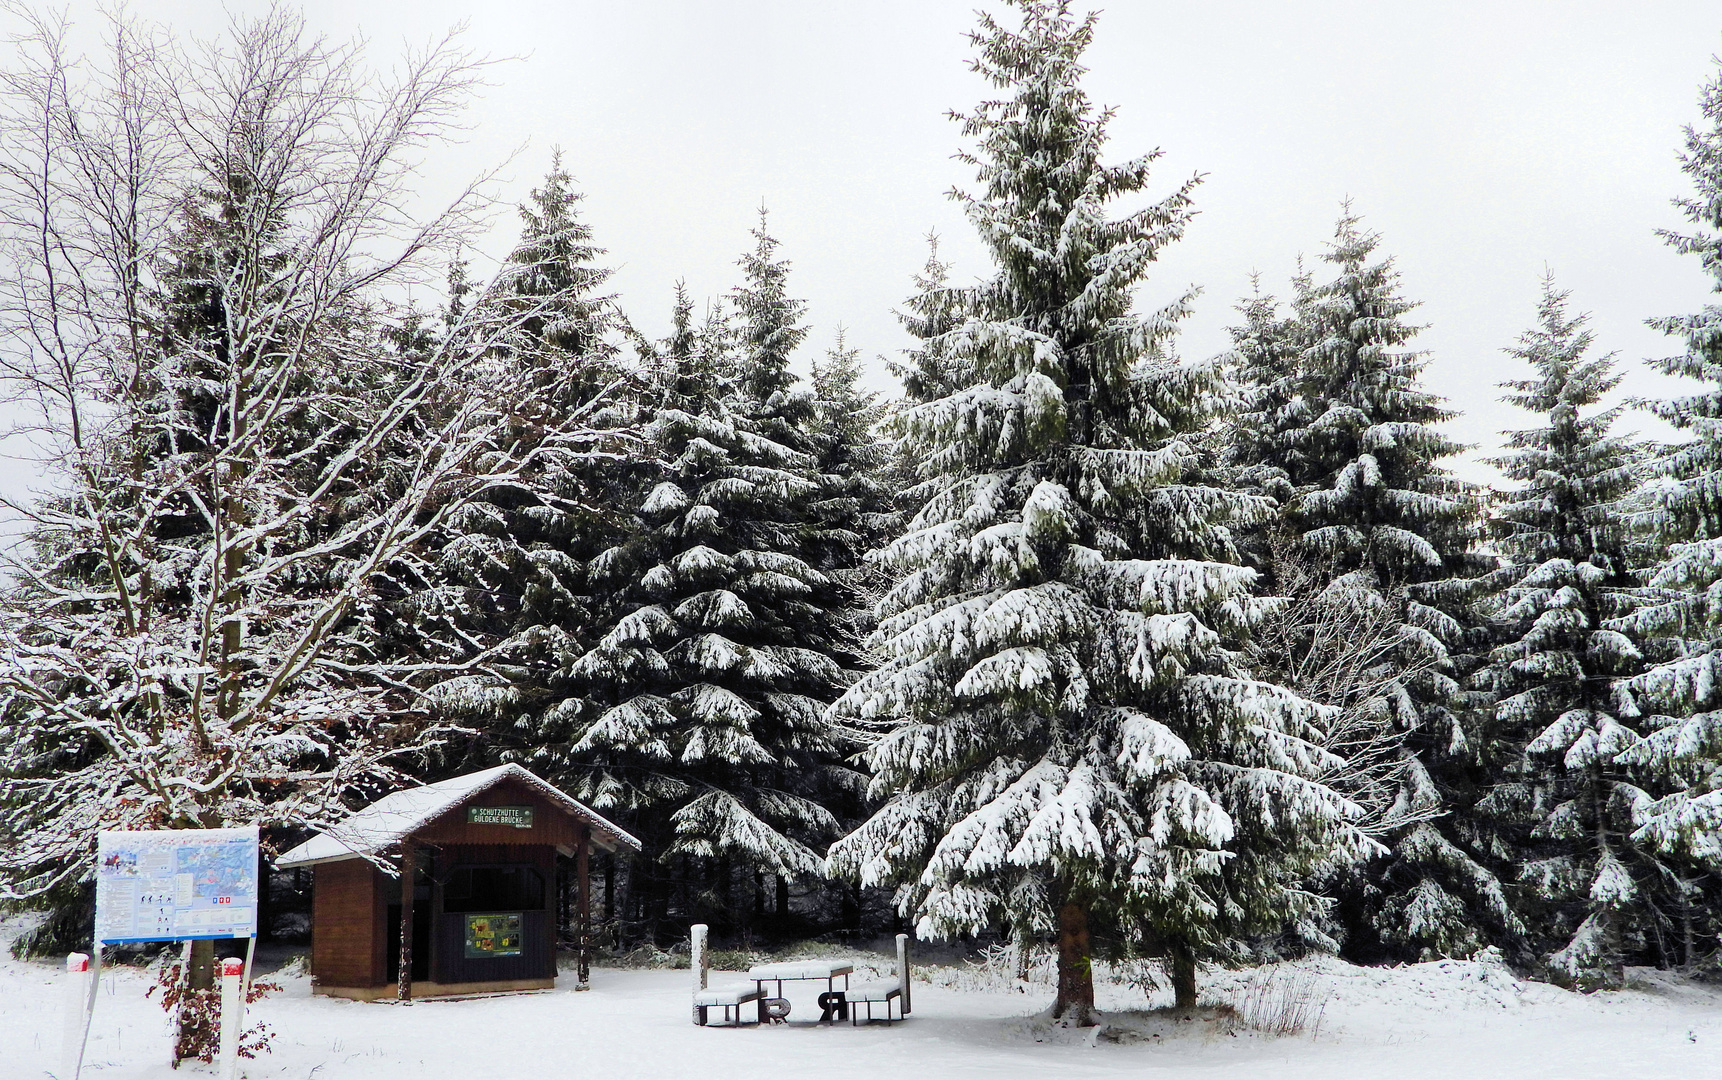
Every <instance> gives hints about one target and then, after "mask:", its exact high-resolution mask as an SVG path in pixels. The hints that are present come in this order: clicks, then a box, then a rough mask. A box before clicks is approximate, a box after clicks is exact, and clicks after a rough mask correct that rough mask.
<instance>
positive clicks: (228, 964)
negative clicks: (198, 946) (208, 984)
mask: <svg viewBox="0 0 1722 1080" xmlns="http://www.w3.org/2000/svg"><path fill="white" fill-rule="evenodd" d="M244 977H245V961H243V960H241V959H239V958H238V957H231V958H229V959H226V960H223V961H222V962H221V1058H220V1064H219V1065H218V1066H217V1073H216V1075H217V1076H219V1077H221V1080H233V1078H234V1077H235V1076H237V1075H238V1070H239V1030H240V1027H241V1026H242V1025H243V1024H244V1023H245V995H244V993H243V992H242V991H241V989H240V984H241V982H243V980H244Z"/></svg>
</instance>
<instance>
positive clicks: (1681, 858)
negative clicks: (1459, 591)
mask: <svg viewBox="0 0 1722 1080" xmlns="http://www.w3.org/2000/svg"><path fill="white" fill-rule="evenodd" d="M1699 107H1700V110H1701V114H1702V117H1703V121H1702V124H1701V126H1697V127H1694V126H1690V125H1689V126H1688V127H1687V128H1686V147H1685V151H1684V153H1683V154H1682V155H1681V168H1682V169H1683V170H1684V171H1685V173H1686V175H1687V176H1688V177H1690V178H1691V180H1692V184H1693V188H1694V191H1693V193H1692V195H1691V196H1690V197H1688V198H1684V199H1680V200H1677V202H1676V205H1677V206H1678V207H1679V208H1680V209H1681V211H1682V212H1683V213H1684V214H1685V216H1686V218H1687V219H1688V220H1689V221H1690V222H1691V223H1692V226H1693V228H1692V231H1690V232H1674V231H1665V232H1664V233H1663V234H1662V235H1663V238H1664V239H1665V240H1666V241H1667V242H1668V243H1669V244H1670V245H1671V246H1672V247H1674V248H1675V250H1677V251H1680V252H1681V253H1683V254H1691V255H1696V256H1698V258H1699V260H1700V262H1701V264H1702V265H1703V267H1704V271H1705V272H1706V273H1707V274H1709V275H1710V277H1711V279H1712V282H1713V286H1712V287H1713V289H1714V290H1715V291H1718V292H1722V71H1719V72H1718V73H1717V74H1715V75H1713V76H1712V77H1711V78H1710V80H1709V81H1708V82H1707V83H1706V84H1705V85H1704V87H1703V88H1702V91H1701V93H1700V97H1699ZM1651 325H1652V326H1654V327H1656V328H1657V329H1659V330H1661V331H1662V332H1664V333H1665V334H1668V335H1670V336H1672V337H1676V338H1679V339H1680V340H1681V341H1682V342H1683V344H1684V345H1685V351H1684V352H1683V353H1681V354H1680V355H1678V356H1671V357H1668V358H1666V359H1663V360H1659V361H1655V362H1654V366H1655V367H1657V368H1658V369H1659V370H1661V371H1663V372H1665V373H1667V374H1670V375H1679V376H1684V377H1686V378H1690V379H1694V380H1696V381H1698V382H1700V383H1702V384H1704V386H1703V389H1701V390H1699V391H1698V392H1697V393H1694V394H1689V395H1686V396H1682V397H1676V398H1673V399H1672V400H1669V401H1664V402H1655V403H1651V405H1650V408H1651V409H1652V411H1654V412H1655V413H1656V414H1657V415H1658V416H1660V417H1662V418H1663V419H1664V420H1667V421H1668V422H1669V423H1670V424H1673V425H1674V426H1675V427H1676V428H1679V429H1680V430H1682V431H1684V432H1687V433H1688V434H1690V435H1691V436H1692V438H1691V440H1690V441H1687V442H1683V443H1678V444H1676V445H1674V446H1671V447H1669V448H1668V449H1667V450H1666V451H1664V453H1663V455H1662V457H1661V459H1660V460H1659V461H1658V462H1657V464H1656V469H1655V471H1656V473H1657V474H1658V475H1659V477H1660V482H1659V483H1657V484H1655V485H1654V487H1653V488H1652V492H1651V497H1650V500H1649V501H1650V503H1651V508H1650V509H1649V510H1648V512H1646V513H1645V514H1643V515H1642V518H1643V521H1644V523H1645V525H1646V526H1647V527H1648V528H1649V529H1650V530H1651V531H1652V533H1653V534H1654V535H1655V536H1656V537H1657V538H1658V539H1659V540H1660V541H1662V542H1663V543H1664V544H1666V545H1668V547H1667V551H1668V554H1667V557H1666V559H1665V560H1664V561H1662V562H1661V564H1660V565H1658V566H1657V567H1656V568H1655V570H1654V573H1653V574H1652V575H1651V577H1650V584H1651V585H1652V586H1653V587H1655V588H1657V589H1659V590H1661V591H1662V593H1663V595H1662V598H1661V601H1660V602H1659V603H1656V604H1653V605H1647V606H1646V607H1645V608H1643V609H1641V610H1640V611H1639V612H1637V613H1635V614H1634V615H1633V616H1632V617H1631V618H1630V619H1628V620H1623V621H1622V623H1621V624H1620V625H1619V626H1617V627H1616V628H1617V629H1620V630H1623V631H1625V632H1627V633H1629V634H1632V635H1634V636H1635V637H1637V638H1638V639H1639V640H1640V641H1641V642H1642V643H1643V645H1644V646H1645V648H1646V652H1647V654H1649V655H1650V657H1651V659H1652V660H1655V661H1658V662H1657V663H1656V664H1655V665H1654V666H1653V667H1651V668H1650V669H1649V670H1647V671H1645V672H1644V673H1643V674H1642V675H1640V676H1638V677H1636V678H1635V679H1633V680H1631V682H1630V684H1629V685H1630V687H1631V691H1632V694H1633V697H1634V699H1635V701H1636V702H1637V704H1638V706H1639V708H1640V709H1641V710H1642V711H1643V712H1644V713H1645V714H1646V715H1645V717H1644V719H1643V720H1642V721H1641V722H1640V729H1641V730H1642V731H1644V732H1646V737H1645V738H1644V740H1643V741H1642V742H1640V743H1638V744H1636V745H1634V746H1633V747H1631V748H1630V749H1628V750H1626V751H1625V752H1623V753H1622V755H1621V756H1620V758H1619V759H1618V761H1619V763H1620V764H1622V765H1625V766H1627V767H1628V768H1630V769H1631V770H1632V772H1633V773H1634V774H1635V775H1637V776H1639V777H1642V778H1643V780H1644V782H1645V783H1646V785H1647V786H1651V785H1655V786H1656V787H1657V788H1659V789H1660V790H1662V791H1664V792H1666V793H1667V794H1665V795H1664V797H1663V798H1660V799H1658V800H1656V801H1655V802H1654V803H1652V804H1649V805H1646V806H1643V807H1640V808H1639V818H1640V823H1639V827H1638V829H1637V831H1635V832H1634V833H1633V837H1632V839H1633V842H1634V843H1636V844H1638V845H1640V846H1641V847H1643V848H1647V849H1651V850H1654V851H1656V852H1658V853H1660V854H1661V855H1663V856H1665V857H1667V858H1669V859H1671V860H1673V861H1674V862H1675V864H1676V865H1677V866H1680V867H1681V869H1680V870H1679V871H1678V873H1679V880H1680V890H1681V892H1682V894H1683V895H1682V900H1681V902H1680V904H1679V911H1678V913H1677V914H1676V916H1675V918H1676V919H1677V920H1678V925H1679V928H1680V935H1681V939H1682V942H1683V948H1682V952H1681V958H1682V959H1681V962H1682V963H1683V964H1691V963H1692V962H1693V960H1694V957H1695V955H1696V953H1695V945H1694V942H1695V939H1696V938H1698V937H1703V938H1707V939H1709V940H1712V941H1713V940H1715V939H1716V936H1717V934H1718V933H1719V931H1722V926H1719V925H1718V924H1719V922H1722V920H1719V919H1718V917H1717V915H1716V912H1718V911H1719V910H1722V426H1719V425H1718V419H1719V418H1722V304H1707V305H1705V306H1704V308H1703V309H1702V310H1700V311H1699V312H1697V313H1695V314H1692V315H1683V316H1673V317H1670V318H1664V319H1655V320H1652V321H1651ZM1695 923H1696V924H1697V925H1695Z"/></svg>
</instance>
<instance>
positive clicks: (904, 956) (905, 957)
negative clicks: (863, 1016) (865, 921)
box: [897, 934, 909, 1016]
mask: <svg viewBox="0 0 1722 1080" xmlns="http://www.w3.org/2000/svg"><path fill="white" fill-rule="evenodd" d="M897 990H898V992H899V993H900V994H901V995H902V996H901V997H899V998H898V1001H897V1007H898V1008H899V1009H901V1010H903V1015H904V1016H908V1015H909V935H908V934H898V935H897Z"/></svg>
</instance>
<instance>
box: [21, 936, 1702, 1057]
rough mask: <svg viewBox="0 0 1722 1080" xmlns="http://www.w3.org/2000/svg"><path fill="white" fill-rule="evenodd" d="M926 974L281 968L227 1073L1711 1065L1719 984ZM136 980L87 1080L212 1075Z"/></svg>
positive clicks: (1332, 968)
mask: <svg viewBox="0 0 1722 1080" xmlns="http://www.w3.org/2000/svg"><path fill="white" fill-rule="evenodd" d="M882 962H883V961H881V963H882ZM923 974H925V975H926V981H924V982H922V983H920V984H919V985H918V986H917V987H916V988H915V992H914V1013H913V1014H912V1015H911V1017H910V1018H909V1021H908V1022H907V1023H904V1024H899V1025H894V1026H891V1027H886V1026H883V1025H875V1026H873V1027H864V1028H860V1029H854V1028H850V1027H848V1026H844V1025H838V1026H833V1027H826V1028H820V1027H815V1026H811V1025H807V1024H798V1023H793V1022H792V1023H790V1024H787V1025H784V1026H778V1027H769V1028H760V1027H756V1026H748V1027H744V1028H741V1029H739V1030H731V1029H726V1028H718V1027H708V1028H698V1027H695V1026H693V1025H692V1023H691V1022H690V1017H689V1005H688V985H689V981H688V980H689V975H688V972H687V971H685V970H683V971H674V970H619V969H617V970H611V969H603V968H600V969H597V970H595V971H594V972H593V979H592V981H593V989H592V991H591V992H589V993H575V992H573V991H572V990H571V989H567V988H563V989H558V990H555V991H552V992H547V993H541V994H528V995H521V996H515V997H497V998H487V999H476V1000H467V1001H450V1002H430V1001H427V1002H419V1003H416V1004H414V1005H412V1006H410V1007H405V1008H403V1007H400V1006H396V1005H392V1004H361V1003H355V1002H348V1001H341V1000H335V999H330V998H322V997H313V996H312V995H311V987H310V981H309V980H308V979H307V978H305V977H304V976H302V975H301V976H289V977H286V978H281V979H279V981H281V982H282V983H283V984H284V987H285V989H284V990H283V992H282V993H280V994H277V995H275V996H272V997H270V998H268V999H266V1000H265V1001H263V1002H261V1003H260V1004H258V1005H256V1006H254V1007H253V1011H252V1014H251V1015H252V1018H254V1019H261V1020H264V1021H266V1022H268V1023H269V1024H270V1025H271V1026H272V1027H273V1028H274V1029H275V1048H274V1050H273V1052H272V1053H270V1054H269V1055H268V1056H267V1057H265V1058H263V1059H260V1060H257V1061H252V1062H246V1063H244V1064H243V1066H242V1071H243V1075H245V1076H248V1077H251V1078H253V1080H259V1078H266V1077H283V1078H289V1077H290V1078H293V1080H358V1078H363V1080H392V1078H396V1077H399V1078H402V1080H407V1078H411V1080H444V1078H447V1080H495V1078H501V1077H511V1076H527V1077H544V1078H556V1080H561V1078H570V1080H581V1078H586V1077H593V1078H597V1077H603V1078H606V1080H610V1078H625V1077H654V1078H660V1077H669V1078H674V1077H694V1078H700V1080H708V1078H709V1080H719V1078H725V1077H749V1078H756V1080H776V1078H802V1077H806V1078H819V1080H825V1078H832V1080H835V1078H841V1077H866V1078H868V1080H876V1078H879V1077H897V1078H903V1080H938V1078H943V1077H949V1076H957V1077H961V1076H989V1077H1004V1078H1011V1077H1018V1076H1021V1077H1030V1076H1033V1077H1036V1078H1040V1077H1062V1076H1101V1077H1104V1076H1113V1075H1126V1074H1128V1075H1132V1076H1140V1075H1158V1074H1161V1073H1168V1072H1172V1071H1180V1070H1181V1071H1184V1072H1187V1073H1193V1074H1195V1075H1199V1076H1201V1077H1202V1078H1203V1080H1210V1078H1211V1080H1226V1078H1231V1077H1250V1078H1252V1080H1258V1078H1261V1077H1264V1076H1272V1077H1274V1078H1275V1080H1280V1078H1296V1077H1316V1078H1320V1080H1346V1078H1350V1077H1358V1078H1370V1080H1420V1078H1424V1077H1431V1078H1433V1077H1464V1078H1466V1080H1484V1078H1489V1077H1512V1078H1526V1077H1560V1078H1569V1077H1572V1078H1583V1077H1599V1078H1601V1077H1610V1078H1619V1077H1681V1078H1683V1080H1699V1078H1704V1077H1722V990H1718V989H1716V988H1712V987H1707V986H1703V985H1698V984H1694V983H1690V982H1684V981H1681V980H1678V979H1674V978H1670V977H1666V976H1660V975H1658V974H1657V973H1655V972H1644V971H1639V972H1635V977H1634V979H1633V985H1632V988H1631V989H1628V990H1625V991H1622V992H1618V993H1601V994H1595V995H1590V996H1584V995H1578V994H1571V993H1567V992H1565V991H1562V990H1559V989H1556V988H1554V987H1550V986H1546V985H1542V984H1537V983H1525V982H1520V981H1518V980H1516V979H1514V978H1513V977H1512V975H1511V973H1509V972H1507V971H1506V970H1505V969H1503V968H1500V967H1499V966H1496V965H1492V964H1488V963H1476V962H1458V961H1445V962H1441V963H1431V964H1418V965H1412V966H1407V967H1399V968H1389V969H1375V968H1358V967H1352V966H1350V965H1347V964H1344V963H1341V962H1339V961H1337V960H1332V959H1316V960H1310V961H1304V962H1301V963H1299V964H1296V965H1280V966H1279V968H1278V970H1277V971H1268V972H1261V971H1258V972H1257V973H1253V974H1252V973H1248V972H1224V971H1213V972H1208V973H1206V974H1205V979H1206V984H1207V991H1208V994H1209V995H1210V997H1211V998H1212V999H1213V1000H1216V1001H1224V1000H1230V1001H1233V1002H1236V1003H1238V1004H1239V1006H1240V1007H1241V1008H1242V1010H1243V1012H1244V1013H1245V1015H1246V1016H1250V1015H1258V1014H1264V1013H1268V1012H1272V1011H1273V1010H1272V1009H1271V1007H1268V1008H1264V1007H1263V1006H1262V1004H1261V1003H1262V1002H1263V1001H1264V1000H1269V1001H1271V1000H1277V997H1276V995H1277V996H1278V997H1284V996H1285V994H1284V993H1283V991H1285V990H1286V989H1288V988H1290V989H1295V990H1297V991H1299V992H1300V993H1307V996H1308V999H1309V1003H1310V1007H1309V1008H1308V1009H1307V1010H1306V1012H1307V1013H1308V1019H1309V1021H1310V1022H1309V1023H1307V1024H1306V1029H1305V1030H1304V1032H1303V1033H1302V1034H1299V1035H1296V1036H1271V1035H1264V1034H1261V1033H1259V1032H1255V1031H1252V1030H1249V1029H1247V1028H1246V1029H1244V1030H1237V1025H1236V1023H1235V1022H1232V1021H1229V1020H1227V1018H1226V1016H1225V1014H1224V1011H1223V1010H1221V1011H1219V1012H1216V1011H1214V1010H1208V1014H1209V1018H1208V1019H1197V1020H1193V1021H1185V1022H1175V1021H1170V1020H1165V1019H1158V1018H1153V1017H1148V1016H1144V1015H1143V1014H1141V1013H1140V1012H1138V1013H1133V1014H1132V1013H1127V1012H1126V1010H1140V1009H1142V1008H1143V1007H1144V1005H1145V1004H1146V1003H1147V1001H1146V999H1145V998H1144V996H1143V995H1142V993H1141V992H1140V991H1135V990H1131V989H1130V988H1129V987H1127V986H1123V985H1117V984H1114V985H1108V986H1103V987H1102V988H1101V991H1100V995H1101V1000H1100V1004H1101V1006H1102V1007H1103V1008H1105V1009H1108V1010H1111V1012H1110V1013H1109V1014H1108V1016H1107V1020H1108V1021H1110V1022H1111V1026H1109V1027H1107V1028H1103V1029H1100V1030H1099V1031H1098V1034H1096V1032H1094V1031H1078V1030H1066V1029H1062V1028H1059V1027H1057V1026H1055V1025H1052V1024H1050V1023H1048V1022H1047V1021H1046V1020H1045V1019H1044V1017H1043V1016H1038V1015H1037V1010H1040V1009H1043V1008H1044V1006H1045V1005H1046V1004H1047V1002H1048V1000H1049V998H1048V997H1047V996H1046V991H1045V990H1043V989H1042V988H1041V987H1039V986H1020V987H1019V988H1017V989H1014V990H1013V989H1011V988H1009V987H1008V986H1006V985H1004V984H1002V983H1001V981H1000V980H998V979H989V978H985V977H977V976H976V974H975V973H974V972H973V971H972V970H970V969H966V968H961V967H957V968H943V969H941V968H931V969H925V970H924V971H923ZM64 977H65V976H64V975H62V974H61V973H60V972H58V971H57V970H56V969H55V967H54V966H52V965H48V964H33V963H22V962H19V961H15V960H12V959H10V958H9V957H7V958H4V959H0V1078H4V1080H15V1078H16V1080H26V1078H28V1080H39V1078H41V1077H44V1076H46V1075H49V1074H51V1072H52V1070H53V1069H54V1068H55V1067H56V1058H57V1054H58V1047H59V1041H60V1031H61V1023H62V1019H61V1011H60V1010H61V1008H62V1003H63V1001H64V998H65V994H64V989H65V987H64V984H63V983H62V981H61V980H62V979H63V978H64ZM564 981H565V982H567V981H569V980H564ZM147 985H148V977H147V976H146V975H145V974H144V973H142V972H139V971H136V970H129V969H127V970H120V971H117V972H112V973H105V974H104V975H103V985H102V988H101V991H100V995H99V1000H98V1005H97V1011H96V1018H95V1023H94V1026H93V1029H92V1033H91V1040H90V1050H89V1057H88V1065H87V1066H86V1072H85V1073H84V1075H85V1076H86V1077H94V1078H98V1080H130V1078H140V1077H148V1078H156V1080H166V1078H168V1077H186V1076H187V1075H188V1073H189V1075H190V1076H192V1077H196V1076H199V1075H207V1071H206V1070H205V1069H204V1068H202V1067H199V1068H195V1069H191V1070H181V1071H180V1072H178V1073H175V1072H174V1071H173V1070H171V1069H170V1068H169V1067H168V1065H167V1053H168V1049H167V1047H168V1043H167V1031H166V1025H165V1021H164V1018H163V1013H162V1011H161V1009H160V1008H159V1007H158V1006H157V1005H156V1004H155V1003H154V1002H153V1001H149V1000H146V999H145V997H144V989H145V987H146V986H147ZM804 985H806V984H804ZM1252 993H1253V996H1252ZM1293 996H1297V995H1293ZM811 999H812V993H811V991H809V992H804V993H800V994H796V995H792V1001H793V1002H794V1010H795V1011H794V1013H793V1014H792V1016H791V1020H792V1021H793V1020H797V1019H802V1018H805V1017H806V1016H807V1014H808V1012H809V1010H811V1009H812V1008H813V1005H812V1000H811ZM1252 1002H1254V1003H1255V1004H1253V1005H1252ZM1252 1010H1254V1012H1253V1013H1252Z"/></svg>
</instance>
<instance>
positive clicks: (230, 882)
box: [96, 826, 257, 945]
mask: <svg viewBox="0 0 1722 1080" xmlns="http://www.w3.org/2000/svg"><path fill="white" fill-rule="evenodd" d="M256 933H257V828H256V826H252V827H251V828H248V829H151V830H137V831H131V832H104V833H102V834H101V835H100V836H99V837H98V838H97V847H96V938H97V940H98V941H100V942H101V943H102V944H104V945H112V944H116V943H119V942H125V941H187V940H191V939H194V938H239V937H251V936H253V935H254V934H256Z"/></svg>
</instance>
